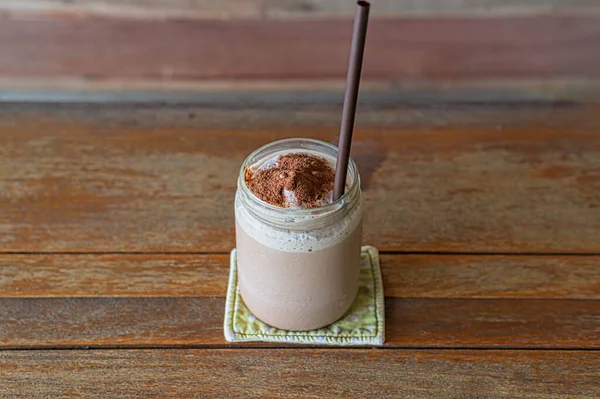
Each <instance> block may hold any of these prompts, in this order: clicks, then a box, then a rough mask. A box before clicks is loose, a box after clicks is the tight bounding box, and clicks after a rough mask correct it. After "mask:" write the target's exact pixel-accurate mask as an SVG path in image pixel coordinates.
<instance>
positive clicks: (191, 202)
mask: <svg viewBox="0 0 600 399" xmlns="http://www.w3.org/2000/svg"><path fill="white" fill-rule="evenodd" d="M266 109H268V110H266ZM315 109H318V110H315ZM0 113H1V116H2V117H1V118H0V138H1V140H2V142H3V143H4V145H3V146H0V170H1V171H2V174H1V175H0V192H1V197H0V201H1V202H0V205H2V209H3V212H2V213H3V214H2V216H3V217H2V219H0V248H1V249H2V251H5V252H6V251H75V252H86V251H97V252H106V251H108V252H116V251H142V252H147V251H153V252H156V251H159V252H160V251H194V252H201V251H209V252H228V251H229V250H230V249H231V248H233V247H234V246H235V243H234V234H233V233H234V223H233V198H234V192H235V187H236V178H237V174H238V168H239V166H240V164H241V162H242V160H243V159H244V158H245V156H246V155H247V154H249V153H250V152H251V151H252V150H254V149H256V148H257V147H259V146H260V145H263V144H265V143H267V142H269V141H272V140H276V139H280V138H285V137H298V136H300V137H307V136H310V137H313V138H317V139H322V140H325V141H330V142H335V141H336V138H337V123H338V118H339V108H338V105H337V104H329V103H319V102H316V103H312V104H309V103H300V104H298V103H296V104H294V103H285V102H281V99H278V98H277V97H275V98H267V99H262V100H260V101H259V102H258V103H252V102H248V103H244V102H241V103H237V104H236V103H234V104H230V105H223V106H215V105H213V106H210V105H200V106H185V107H178V106H171V107H169V106H166V107H157V106H150V107H141V106H140V107H137V106H123V105H118V106H97V105H89V106H86V105H57V106H30V107H23V106H10V105H7V106H4V107H3V108H2V110H1V111H0ZM359 113H360V119H359V125H358V128H357V132H356V134H355V142H354V144H353V157H354V158H355V160H356V161H357V163H358V165H359V169H360V172H361V178H362V185H363V191H364V199H365V201H364V202H365V235H364V242H365V243H367V244H372V245H375V246H377V247H378V248H379V249H380V250H394V251H460V252H469V251H476V252H554V253H557V252H559V253H560V252H572V253H582V252H591V253H597V252H600V244H599V242H598V240H597V239H596V237H598V235H599V234H600V218H599V217H598V214H599V213H598V212H599V210H598V209H599V207H600V189H599V188H600V140H598V138H599V134H600V128H599V123H598V120H599V119H598V110H597V108H595V107H578V106H569V105H562V106H561V105H552V104H550V105H543V104H537V105H536V104H533V105H530V106H529V107H528V106H527V105H514V106H511V105H506V104H500V105H498V106H496V107H494V106H485V105H480V106H462V105H455V106H448V105H447V104H440V105H431V106H412V105H407V106H401V105H398V104H394V103H393V101H392V102H387V103H386V102H382V103H377V102H376V101H375V102H374V103H373V104H372V105H371V106H370V107H369V106H364V107H363V108H361V109H360V111H359Z"/></svg>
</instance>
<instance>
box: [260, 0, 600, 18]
mask: <svg viewBox="0 0 600 399" xmlns="http://www.w3.org/2000/svg"><path fill="white" fill-rule="evenodd" d="M265 3H266V5H265V13H266V15H267V17H269V18H315V17H329V16H335V17H342V16H343V17H351V16H353V15H354V12H355V2H354V1H346V0H265ZM599 9H600V7H599V5H598V4H597V3H594V2H590V1H588V0H574V1H572V0H554V1H546V0H533V1H532V0H529V1H522V0H459V1H422V0H393V1H389V0H388V1H382V0H374V1H372V10H371V12H372V14H373V15H375V16H380V17H391V16H398V17H407V16H412V17H422V16H428V17H430V16H440V15H443V16H445V17H448V16H462V15H468V16H483V17H489V16H497V15H502V16H505V15H513V16H514V15H522V14H546V13H556V14H560V13H575V12H579V13H595V12H598V11H599Z"/></svg>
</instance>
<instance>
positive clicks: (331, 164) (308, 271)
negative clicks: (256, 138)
mask: <svg viewBox="0 0 600 399" xmlns="http://www.w3.org/2000/svg"><path fill="white" fill-rule="evenodd" d="M335 151H336V150H335V147H333V146H331V145H329V144H327V143H322V142H318V141H315V140H306V139H294V140H284V141H281V142H276V143H271V144H270V145H268V146H265V147H263V148H262V149H259V150H257V151H256V152H255V153H254V154H252V155H251V156H250V157H249V159H248V160H247V162H246V163H245V164H244V166H243V170H242V174H241V176H240V182H239V184H240V186H241V187H239V188H238V195H237V196H236V206H235V211H236V212H235V213H236V238H237V250H238V272H239V275H238V279H239V288H240V292H241V295H242V298H243V300H244V302H245V304H246V305H247V306H248V308H249V309H250V310H251V311H252V312H253V313H254V315H256V316H257V317H258V318H259V319H261V320H262V321H264V322H265V323H267V324H269V325H272V326H274V327H277V328H282V329H287V330H312V329H315V328H319V327H323V326H325V325H327V324H330V323H332V322H334V321H336V320H337V319H339V318H340V317H341V316H343V314H344V313H345V312H346V311H347V310H348V309H349V307H350V306H351V305H352V302H353V301H354V299H355V297H356V294H357V290H358V274H359V265H360V244H361V230H362V199H361V192H360V187H359V186H360V182H359V177H358V171H357V170H356V165H354V163H353V162H351V166H350V168H349V174H348V180H347V190H346V194H345V195H344V196H343V197H342V198H340V200H338V201H336V202H332V191H333V180H334V173H335V172H334V171H335Z"/></svg>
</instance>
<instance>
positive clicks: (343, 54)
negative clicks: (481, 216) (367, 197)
mask: <svg viewBox="0 0 600 399" xmlns="http://www.w3.org/2000/svg"><path fill="white" fill-rule="evenodd" d="M351 28H352V27H351V21H349V20H339V19H331V20H329V19H324V20H300V21H259V20H256V21H252V20H234V21H144V20H128V19H121V18H119V19H104V18H93V19H76V18H67V19H50V20H46V19H36V18H29V19H28V18H22V19H18V18H15V19H5V20H3V21H2V23H1V24H0V76H2V77H3V78H17V79H18V78H20V79H27V78H42V77H43V78H47V79H55V78H67V77H70V78H77V79H82V80H91V81H95V80H112V79H117V80H129V81H139V80H142V81H144V80H156V81H166V82H169V81H178V80H206V79H234V80H236V79H249V80H252V79H259V80H261V79H262V80H265V79H277V80H281V79H323V78H326V79H327V78H337V79H343V78H344V77H345V74H346V68H347V61H348V41H349V38H350V34H351ZM315 43H318V45H315ZM599 47H600V18H598V17H596V16H593V15H585V16H530V17H525V16H524V17H505V18H437V19H436V18H416V19H387V18H386V19H373V20H372V21H371V22H370V23H369V38H368V47H367V52H366V54H365V65H364V69H363V77H364V78H365V79H388V80H430V79H446V80H457V79H484V78H561V77H563V78H574V77H580V78H590V77H598V76H600V69H599V68H598V67H597V66H598V65H599V64H600V52H598V51H597V49H598V48H599ZM382 60H385V62H382Z"/></svg>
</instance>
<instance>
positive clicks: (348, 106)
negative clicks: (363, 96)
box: [333, 1, 370, 201]
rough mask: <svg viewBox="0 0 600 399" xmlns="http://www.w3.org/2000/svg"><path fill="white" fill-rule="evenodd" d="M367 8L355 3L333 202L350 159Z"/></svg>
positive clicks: (342, 187) (343, 186) (342, 185)
mask: <svg viewBox="0 0 600 399" xmlns="http://www.w3.org/2000/svg"><path fill="white" fill-rule="evenodd" d="M369 6H370V4H369V3H368V2H366V1H359V2H357V3H356V17H354V32H353V33H352V47H351V50H350V65H349V66H348V76H347V79H346V94H345V95H344V110H343V112H342V126H341V128H340V140H339V143H338V157H337V164H336V170H335V185H334V188H333V200H334V201H335V200H337V199H339V198H340V197H341V196H342V195H343V194H344V190H345V189H346V174H347V173H348V161H349V159H350V145H351V144H352V131H353V130H354V117H355V116H356V101H357V99H358V85H359V83H360V71H361V69H362V60H363V54H364V52H365V39H366V38H367V23H368V21H369Z"/></svg>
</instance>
